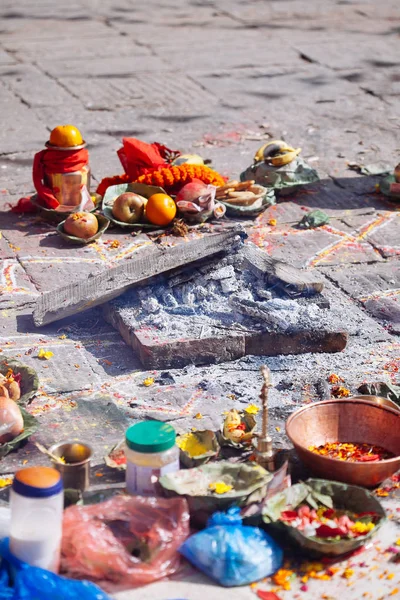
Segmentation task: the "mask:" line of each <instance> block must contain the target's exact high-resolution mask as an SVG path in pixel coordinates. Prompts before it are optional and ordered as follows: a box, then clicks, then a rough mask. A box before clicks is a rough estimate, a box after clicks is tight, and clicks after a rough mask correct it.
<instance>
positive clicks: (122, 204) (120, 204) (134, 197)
mask: <svg viewBox="0 0 400 600" xmlns="http://www.w3.org/2000/svg"><path fill="white" fill-rule="evenodd" d="M145 204H146V198H143V196H139V195H138V194H134V193H133V192H125V193H124V194H121V195H120V196H118V198H116V199H115V200H114V204H113V207H112V214H113V215H114V217H115V218H116V219H118V221H121V222H122V223H137V222H138V221H140V220H141V218H142V217H143V212H144V207H145Z"/></svg>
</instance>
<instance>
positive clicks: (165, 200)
mask: <svg viewBox="0 0 400 600" xmlns="http://www.w3.org/2000/svg"><path fill="white" fill-rule="evenodd" d="M175 215H176V204H175V202H174V201H173V199H172V198H171V196H168V195H167V194H153V195H152V196H150V198H149V199H148V201H147V204H146V217H147V219H148V221H150V223H153V225H160V226H162V227H164V226H165V225H169V224H170V223H171V221H172V220H173V219H174V218H175Z"/></svg>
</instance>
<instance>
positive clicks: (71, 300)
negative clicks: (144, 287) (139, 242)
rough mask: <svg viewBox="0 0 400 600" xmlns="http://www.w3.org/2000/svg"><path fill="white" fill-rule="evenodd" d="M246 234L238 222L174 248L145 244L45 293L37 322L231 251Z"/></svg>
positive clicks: (35, 316)
mask: <svg viewBox="0 0 400 600" xmlns="http://www.w3.org/2000/svg"><path fill="white" fill-rule="evenodd" d="M244 237H246V234H245V233H244V230H243V228H242V227H241V226H240V225H238V226H237V227H235V228H233V229H230V230H227V231H223V232H221V233H216V234H210V235H206V236H204V237H202V238H200V239H195V240H191V241H189V242H182V243H180V244H178V245H177V246H174V247H172V248H170V247H168V248H165V247H163V246H160V245H159V246H156V245H152V246H149V247H145V248H143V249H141V250H139V251H138V252H137V253H136V254H133V255H132V256H131V257H129V258H128V259H126V260H124V261H123V262H121V263H120V264H118V265H116V266H115V267H111V268H109V269H106V270H104V271H102V272H101V273H98V274H91V275H89V276H88V277H87V278H86V279H84V280H80V281H77V282H74V283H72V284H68V285H65V286H62V287H60V288H57V289H55V290H52V291H49V292H45V293H44V294H42V295H41V296H40V297H39V299H38V300H37V302H36V305H35V309H34V312H33V319H34V323H35V325H36V326H40V325H45V324H47V323H52V322H53V321H58V320H59V319H63V318H65V317H68V316H70V315H74V314H76V313H78V312H81V311H84V310H87V309H88V308H92V307H93V306H97V305H99V304H103V303H104V302H107V301H108V300H111V299H113V298H116V297H117V296H119V295H120V294H122V293H123V292H125V291H126V290H127V289H128V288H129V287H130V286H131V285H134V284H136V283H139V282H141V281H145V280H146V279H148V278H150V277H153V276H154V275H159V274H160V273H164V272H165V271H169V270H171V269H175V268H176V267H179V266H181V265H186V264H189V263H191V262H193V261H196V260H198V259H201V258H205V257H207V256H211V255H213V254H217V253H218V252H221V251H222V250H223V251H229V249H230V248H234V247H235V246H236V245H237V244H238V243H239V242H240V241H241V239H243V238H244Z"/></svg>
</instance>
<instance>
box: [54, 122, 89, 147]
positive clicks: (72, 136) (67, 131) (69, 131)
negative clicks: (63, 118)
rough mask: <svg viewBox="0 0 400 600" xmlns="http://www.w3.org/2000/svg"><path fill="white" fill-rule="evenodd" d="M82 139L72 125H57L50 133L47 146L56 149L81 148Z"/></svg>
mask: <svg viewBox="0 0 400 600" xmlns="http://www.w3.org/2000/svg"><path fill="white" fill-rule="evenodd" d="M83 143H84V142H83V138H82V135H81V132H80V131H79V129H77V128H76V127H75V126H74V125H58V127H55V128H54V129H53V131H52V132H51V133H50V139H49V144H50V145H51V146H58V148H72V147H73V146H81V145H82V144H83Z"/></svg>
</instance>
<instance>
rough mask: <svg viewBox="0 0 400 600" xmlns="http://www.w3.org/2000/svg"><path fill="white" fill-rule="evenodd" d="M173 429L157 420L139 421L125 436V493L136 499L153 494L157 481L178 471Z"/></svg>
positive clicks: (177, 453) (177, 454)
mask: <svg viewBox="0 0 400 600" xmlns="http://www.w3.org/2000/svg"><path fill="white" fill-rule="evenodd" d="M175 440H176V432H175V429H174V428H173V427H172V426H171V425H168V424H167V423H161V422H160V421H143V422H141V423H136V424H135V425H132V426H131V427H129V429H128V430H127V431H126V434H125V453H126V490H127V492H128V494H132V495H137V496H155V495H157V483H158V480H159V478H160V477H161V476H162V475H165V474H166V473H173V472H175V471H179V448H178V446H176V444H175Z"/></svg>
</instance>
